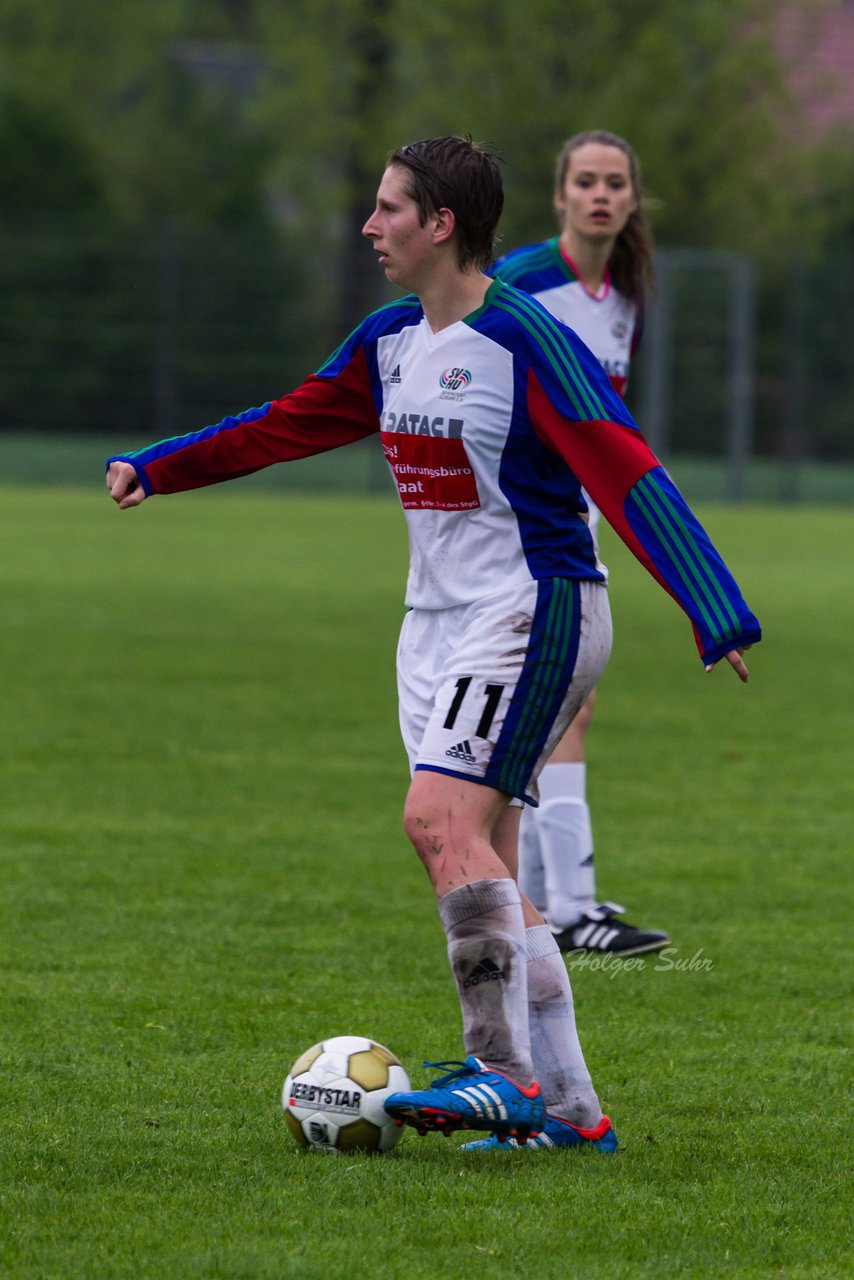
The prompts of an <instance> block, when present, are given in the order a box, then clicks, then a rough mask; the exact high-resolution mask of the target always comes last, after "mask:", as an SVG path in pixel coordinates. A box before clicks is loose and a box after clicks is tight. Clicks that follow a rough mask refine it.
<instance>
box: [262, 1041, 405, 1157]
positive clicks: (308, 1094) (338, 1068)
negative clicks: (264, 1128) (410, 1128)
mask: <svg viewBox="0 0 854 1280" xmlns="http://www.w3.org/2000/svg"><path fill="white" fill-rule="evenodd" d="M408 1089H409V1077H408V1076H407V1074H406V1072H405V1071H404V1069H403V1067H402V1066H401V1065H400V1062H399V1061H398V1060H397V1058H396V1057H395V1056H394V1054H393V1053H392V1052H391V1051H390V1050H389V1049H386V1048H385V1047H384V1046H383V1045H381V1044H377V1042H376V1041H375V1040H368V1039H366V1037H364V1036H335V1037H334V1038H333V1039H331V1040H322V1041H321V1042H320V1044H316V1045H314V1046H313V1047H312V1048H311V1049H307V1050H306V1052H305V1053H304V1054H302V1056H301V1057H299V1058H297V1060H296V1062H295V1063H294V1065H293V1066H292V1067H291V1070H290V1072H289V1074H288V1077H287V1079H286V1080H285V1084H284V1088H283V1089H282V1108H283V1110H284V1113H285V1124H286V1125H287V1126H288V1128H289V1129H290V1131H291V1133H292V1134H293V1136H294V1138H295V1140H296V1141H297V1142H298V1143H299V1145H300V1146H303V1147H315V1148H317V1149H318V1150H320V1151H390V1150H391V1148H392V1147H393V1146H394V1145H395V1143H396V1142H397V1141H398V1139H399V1138H400V1136H401V1134H402V1132H403V1130H402V1129H400V1128H398V1126H397V1125H396V1124H395V1123H394V1121H393V1120H392V1118H391V1116H389V1115H387V1113H386V1112H385V1111H384V1110H383V1103H384V1102H385V1100H386V1098H387V1097H388V1095H389V1094H390V1093H397V1092H398V1091H399V1090H408Z"/></svg>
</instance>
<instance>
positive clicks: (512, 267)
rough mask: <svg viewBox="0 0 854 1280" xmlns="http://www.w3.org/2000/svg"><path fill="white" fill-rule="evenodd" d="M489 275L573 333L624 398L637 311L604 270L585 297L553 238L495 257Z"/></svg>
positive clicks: (582, 286)
mask: <svg viewBox="0 0 854 1280" xmlns="http://www.w3.org/2000/svg"><path fill="white" fill-rule="evenodd" d="M495 275H497V276H499V277H500V278H501V279H502V280H505V281H506V282H507V283H508V284H512V285H513V287H514V288H516V289H524V290H525V292H526V293H530V294H531V296H532V297H534V298H536V299H537V300H538V301H539V302H542V304H543V306H544V307H548V309H549V311H551V313H552V315H553V316H556V317H557V319H558V320H560V322H561V323H562V324H565V325H568V326H569V328H570V329H574V330H575V332H576V333H577V334H578V336H579V337H580V338H581V340H582V342H584V343H586V345H587V346H588V347H589V348H590V350H591V351H592V352H593V354H594V355H595V356H596V359H597V360H598V361H599V363H600V364H601V365H602V368H603V369H604V370H605V372H606V373H607V375H608V377H609V378H610V379H611V382H612V384H613V387H614V390H615V391H616V392H617V393H618V394H619V395H621V396H624V395H625V394H626V384H627V382H628V377H629V362H630V360H631V358H632V356H633V355H634V353H635V351H637V348H638V346H639V344H640V336H641V335H640V325H639V317H638V309H637V307H636V306H635V304H634V303H633V302H630V301H629V300H628V298H626V297H624V296H623V294H621V293H620V292H619V291H618V290H617V289H616V288H615V287H614V285H613V283H612V281H611V278H610V275H609V274H608V273H607V272H606V274H605V279H604V281H603V283H602V287H601V289H599V291H598V292H597V293H591V292H590V290H589V289H588V288H587V286H586V285H585V284H584V283H583V282H582V281H581V279H580V278H579V275H578V271H577V269H576V267H575V265H574V264H573V262H572V261H571V259H569V258H568V257H567V256H566V255H565V254H564V253H563V251H562V249H561V247H560V241H559V239H558V237H557V236H553V237H552V239H551V240H544V241H543V242H542V244H535V245H526V246H524V247H523V248H521V249H515V250H514V251H513V252H512V253H508V254H506V255H505V256H504V257H503V258H500V259H499V260H498V262H497V263H496V265H495Z"/></svg>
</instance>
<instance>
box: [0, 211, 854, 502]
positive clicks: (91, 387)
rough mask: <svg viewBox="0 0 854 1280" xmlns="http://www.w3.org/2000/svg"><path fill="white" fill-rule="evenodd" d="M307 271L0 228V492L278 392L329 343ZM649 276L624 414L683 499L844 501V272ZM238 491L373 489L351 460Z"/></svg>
mask: <svg viewBox="0 0 854 1280" xmlns="http://www.w3.org/2000/svg"><path fill="white" fill-rule="evenodd" d="M316 262H317V255H316V254H312V255H307V254H306V252H305V246H304V245H303V244H302V242H301V241H299V240H298V239H289V238H288V237H287V236H282V235H281V234H278V233H277V234H275V235H273V234H266V233H260V232H254V233H245V234H242V235H238V234H235V233H233V232H230V233H226V232H224V231H222V230H218V229H212V228H197V229H194V230H192V231H190V230H182V229H179V228H177V227H176V226H175V225H174V224H164V225H161V226H158V227H156V228H151V229H149V230H148V231H146V232H140V231H135V232H130V231H122V232H118V231H115V230H113V229H109V230H104V229H98V228H94V227H91V226H82V225H80V224H62V225H61V226H60V225H52V226H45V225H40V226H37V227H32V228H28V229H21V228H17V229H15V230H14V231H13V230H10V229H9V228H8V227H7V228H3V227H0V289H2V294H3V298H4V306H3V308H2V319H0V480H6V481H11V482H14V481H40V480H42V481H50V482H55V481H62V480H73V481H75V482H76V481H79V480H83V481H85V480H86V479H87V478H88V477H89V476H91V474H92V471H91V467H92V465H93V459H95V458H97V459H98V461H99V463H100V459H101V458H102V457H103V456H104V452H105V450H107V451H112V450H113V449H115V448H119V447H121V448H131V447H134V446H135V445H138V444H142V443H145V442H147V441H149V440H151V439H156V438H162V437H164V436H169V435H174V434H178V433H181V432H184V431H190V430H195V429H198V428H199V427H202V426H206V425H208V424H209V423H212V422H216V421H218V420H219V419H220V418H221V417H223V416H224V415H225V414H226V413H230V412H234V411H237V410H239V409H243V408H246V407H249V406H250V405H254V404H258V403H261V402H263V401H264V400H266V399H268V398H270V397H271V396H274V395H276V394H279V393H281V392H282V391H284V390H286V389H287V388H289V387H290V386H293V385H294V384H295V383H297V382H298V381H300V380H301V379H302V378H303V377H304V376H306V374H308V373H310V372H311V371H312V370H313V369H315V368H316V367H317V366H318V365H319V364H320V363H321V361H322V360H323V359H324V358H325V357H326V355H328V354H329V352H330V351H331V350H332V349H333V348H334V347H335V346H336V345H337V343H338V342H339V341H340V340H341V338H342V337H343V336H344V334H343V332H342V328H341V325H340V324H339V323H338V322H337V319H336V317H337V314H338V313H339V307H338V299H337V298H336V296H335V292H334V288H333V282H334V280H335V273H334V271H333V270H332V269H331V267H332V265H333V264H332V263H327V264H326V269H325V273H324V274H322V275H321V273H318V272H317V271H316ZM657 276H658V282H657V287H656V289H655V291H654V293H653V295H652V298H651V302H650V306H649V308H648V314H647V317H646V324H645V333H644V340H643V345H642V348H641V352H640V354H639V356H638V358H637V360H636V361H635V364H634V366H633V370H632V379H631V384H630V388H629V404H630V407H631V408H632V411H633V412H634V413H635V416H636V417H637V418H638V421H639V422H640V423H641V425H642V427H643V429H644V431H645V433H646V435H647V436H648V438H649V440H650V442H651V444H652V445H653V447H654V448H655V449H656V451H657V452H658V453H659V455H660V456H661V457H662V459H663V460H664V461H665V463H666V464H667V465H668V466H669V467H670V468H671V469H672V470H673V472H674V474H675V475H676V477H677V479H678V481H679V483H680V485H681V486H682V488H683V489H684V490H685V492H686V493H687V494H688V496H689V497H692V498H711V499H722V500H729V501H735V502H740V501H747V500H751V501H786V502H795V501H809V502H827V501H831V502H844V503H849V502H851V501H854V429H852V428H853V427H854V360H852V359H851V353H850V333H851V329H852V306H851V292H852V289H851V285H852V281H854V258H852V259H849V260H847V261H845V260H840V259H839V258H838V257H837V258H835V259H834V261H833V262H832V263H831V262H829V261H827V260H821V259H815V260H808V259H806V258H804V259H801V260H797V261H791V260H786V261H785V262H775V261H774V260H773V258H769V259H768V260H767V261H762V262H759V261H757V260H756V259H754V258H751V257H749V256H747V255H745V254H742V253H738V252H725V251H708V250H700V249H691V248H662V249H660V250H659V252H658V255H657ZM375 303H376V299H366V310H367V309H368V308H369V307H370V306H372V305H375ZM254 483H257V484H261V485H265V486H268V485H277V486H284V487H296V488H301V489H311V488H318V489H327V488H335V487H342V488H345V489H347V490H349V491H366V492H381V491H383V490H385V489H387V490H388V491H389V492H391V491H392V490H391V486H390V484H389V481H388V478H387V475H386V471H385V466H384V463H383V460H382V457H381V454H380V451H378V450H376V449H365V448H359V447H357V446H354V447H353V448H351V449H348V450H346V451H345V452H343V453H340V454H339V455H333V456H331V457H325V458H318V459H311V460H308V461H306V462H305V463H300V464H298V465H297V466H295V467H289V468H275V469H273V470H272V471H271V472H269V473H266V474H264V475H263V476H261V477H259V478H257V479H256V480H255V481H254Z"/></svg>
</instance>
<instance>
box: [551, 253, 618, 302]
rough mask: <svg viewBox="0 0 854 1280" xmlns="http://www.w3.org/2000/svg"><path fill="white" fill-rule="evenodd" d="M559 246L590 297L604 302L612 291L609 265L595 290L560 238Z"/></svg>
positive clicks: (566, 261) (562, 255)
mask: <svg viewBox="0 0 854 1280" xmlns="http://www.w3.org/2000/svg"><path fill="white" fill-rule="evenodd" d="M557 247H558V251H559V253H560V256H561V257H562V258H563V260H564V262H565V263H566V265H567V266H568V267H569V269H570V271H571V272H572V274H573V275H574V276H575V278H576V280H577V281H578V283H579V284H580V285H581V287H582V289H583V290H584V292H585V293H586V294H587V296H588V298H590V299H592V301H593V302H604V301H605V299H606V298H607V296H608V294H609V293H610V292H611V272H610V271H609V269H608V267H607V266H606V267H605V275H604V276H603V278H602V283H601V284H600V286H599V288H598V289H596V290H595V292H594V290H593V289H588V287H587V285H586V284H585V283H584V281H583V280H582V279H581V272H580V271H579V270H578V267H577V266H576V265H575V263H574V262H573V261H572V258H570V256H569V254H568V253H567V252H566V250H565V249H564V247H563V245H562V244H561V242H560V240H558V242H557Z"/></svg>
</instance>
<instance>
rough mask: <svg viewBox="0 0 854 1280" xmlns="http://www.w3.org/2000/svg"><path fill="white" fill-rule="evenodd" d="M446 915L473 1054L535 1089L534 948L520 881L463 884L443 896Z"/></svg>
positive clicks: (465, 1039)
mask: <svg viewBox="0 0 854 1280" xmlns="http://www.w3.org/2000/svg"><path fill="white" fill-rule="evenodd" d="M439 915H440V917H441V920H442V924H443V925H444V926H445V933H446V934H447V937H448V958H449V959H450V961H451V968H452V969H453V973H454V979H455V981H456V984H457V991H458V993H459V997H460V1007H461V1009H462V1013H463V1042H464V1044H465V1047H466V1053H467V1054H474V1056H475V1057H476V1058H480V1060H481V1062H483V1063H484V1064H485V1065H486V1066H489V1067H491V1068H492V1069H493V1070H495V1071H500V1072H502V1073H503V1074H504V1075H507V1076H509V1077H510V1078H511V1080H513V1081H515V1083H517V1084H521V1085H523V1086H526V1085H528V1084H530V1082H531V1081H532V1080H533V1079H534V1065H533V1062H532V1059H531V1040H530V1033H529V1030H528V978H527V948H526V944H525V920H524V917H523V915H522V901H521V898H520V897H519V890H518V888H517V887H516V882H515V881H514V880H509V879H508V880H475V881H474V882H473V883H472V884H464V885H461V886H460V887H459V889H452V890H451V891H450V893H446V894H445V895H444V897H442V898H440V899H439Z"/></svg>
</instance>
